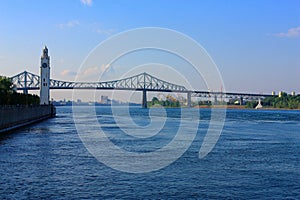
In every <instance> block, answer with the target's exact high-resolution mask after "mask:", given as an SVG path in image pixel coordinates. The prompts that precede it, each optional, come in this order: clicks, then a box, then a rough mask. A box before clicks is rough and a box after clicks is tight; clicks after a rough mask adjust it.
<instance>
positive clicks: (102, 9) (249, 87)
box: [0, 0, 300, 98]
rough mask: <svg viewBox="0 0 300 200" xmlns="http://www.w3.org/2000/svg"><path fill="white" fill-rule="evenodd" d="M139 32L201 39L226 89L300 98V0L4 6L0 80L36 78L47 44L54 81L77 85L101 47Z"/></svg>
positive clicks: (0, 11)
mask: <svg viewBox="0 0 300 200" xmlns="http://www.w3.org/2000/svg"><path fill="white" fill-rule="evenodd" d="M140 27H163V28H169V29H174V30H176V31H179V32H182V33H184V34H186V35H188V36H190V37H191V38H193V39H194V40H196V41H197V42H198V43H199V44H201V45H202V46H203V47H204V48H205V49H206V50H207V52H208V53H209V54H210V56H211V57H212V59H213V60H214V62H215V63H216V64H217V66H218V68H219V70H220V72H221V75H222V77H223V80H224V83H225V86H226V89H227V91H236V92H256V93H259V92H264V93H271V91H279V90H283V91H286V92H291V91H296V92H297V93H299V92H300V81H299V76H300V56H299V55H300V1H299V0H294V1H292V0H264V1H261V0H257V1H256V0H251V1H250V0H231V1H226V0H223V1H222V0H207V1H202V0H194V1H193V0H189V1H183V0H181V1H176V0H172V1H169V0H156V1H150V0H143V1H138V0H136V1H134V0H126V1H121V0H110V1H100V0H98V1H97V0H73V1H71V0H68V1H67V0H66V1H59V0H53V1H42V0H30V1H24V0H12V1H1V2H0V30H1V31H0V74H2V75H6V76H12V75H15V74H17V73H19V72H21V71H24V70H25V69H26V70H27V71H30V72H33V73H37V74H38V73H39V62H40V60H39V59H40V55H41V52H42V48H43V46H44V45H47V46H48V48H49V53H50V56H51V66H52V68H51V76H52V78H55V79H61V80H74V74H75V73H76V72H77V70H78V68H79V66H80V64H81V63H82V62H83V60H84V58H85V57H86V56H87V55H88V53H89V52H90V51H91V50H92V49H93V48H94V47H95V46H96V45H98V44H99V43H100V42H102V41H104V40H105V39H107V38H109V37H110V36H113V35H114V34H117V33H120V32H122V31H126V30H129V29H133V28H140ZM99 65H101V64H100V63H99ZM63 95H64V94H62V92H61V91H60V92H56V93H55V92H53V96H54V97H55V98H62V96H63Z"/></svg>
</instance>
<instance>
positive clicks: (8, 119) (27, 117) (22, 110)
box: [0, 105, 56, 133]
mask: <svg viewBox="0 0 300 200" xmlns="http://www.w3.org/2000/svg"><path fill="white" fill-rule="evenodd" d="M55 114H56V110H55V107H54V106H53V105H38V106H17V105H8V106H0V133H2V132H7V131H10V130H13V129H17V128H20V127H22V126H26V125H29V124H32V123H36V122H38V121H42V120H45V119H48V118H51V117H54V116H55Z"/></svg>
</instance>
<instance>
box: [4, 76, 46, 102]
mask: <svg viewBox="0 0 300 200" xmlns="http://www.w3.org/2000/svg"><path fill="white" fill-rule="evenodd" d="M39 103H40V98H39V96H37V95H32V94H21V93H17V92H15V91H14V88H13V84H12V82H11V81H10V79H8V78H6V77H2V76H1V77H0V105H38V104H39Z"/></svg>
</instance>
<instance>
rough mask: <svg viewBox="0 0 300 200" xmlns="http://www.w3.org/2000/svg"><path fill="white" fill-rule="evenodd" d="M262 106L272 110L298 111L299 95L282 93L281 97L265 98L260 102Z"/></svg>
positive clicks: (299, 105) (299, 107)
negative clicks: (287, 109)
mask: <svg viewBox="0 0 300 200" xmlns="http://www.w3.org/2000/svg"><path fill="white" fill-rule="evenodd" d="M262 104H263V106H267V107H272V108H289V109H300V95H297V96H292V95H288V94H287V93H282V95H281V97H275V96H274V97H267V98H265V99H264V100H263V102H262Z"/></svg>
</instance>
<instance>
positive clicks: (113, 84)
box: [10, 71, 272, 108]
mask: <svg viewBox="0 0 300 200" xmlns="http://www.w3.org/2000/svg"><path fill="white" fill-rule="evenodd" d="M10 79H11V81H12V83H13V84H14V86H15V87H16V88H17V90H22V91H23V92H24V93H25V94H27V93H28V91H29V90H39V89H40V76H38V75H36V74H33V73H30V72H27V71H24V72H22V73H19V74H17V75H15V76H13V77H11V78H10ZM49 88H50V89H86V90H87V89H96V90H130V91H142V92H143V99H142V107H144V108H146V107H147V91H149V92H150V91H152V92H175V93H186V94H187V102H188V106H191V97H203V98H214V99H215V100H216V99H217V98H239V99H240V103H242V102H243V99H252V100H257V99H260V98H265V97H268V96H272V95H268V94H251V93H227V92H226V93H224V92H210V91H194V90H188V89H186V88H185V87H184V86H181V85H176V84H173V83H170V82H167V81H164V80H161V79H159V78H157V77H154V76H152V75H150V74H147V73H141V74H138V75H135V76H131V77H128V78H124V79H119V80H112V81H103V82H70V81H61V80H55V79H50V87H49Z"/></svg>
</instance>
